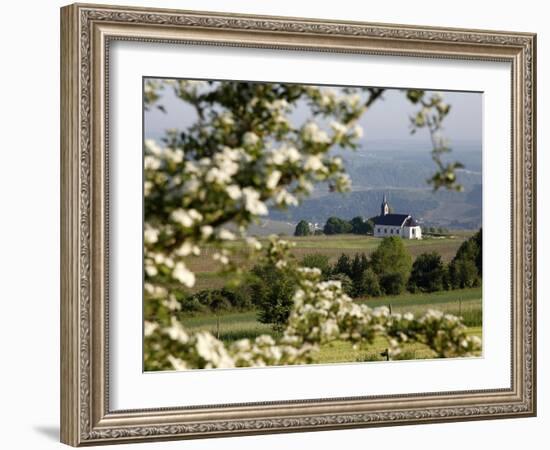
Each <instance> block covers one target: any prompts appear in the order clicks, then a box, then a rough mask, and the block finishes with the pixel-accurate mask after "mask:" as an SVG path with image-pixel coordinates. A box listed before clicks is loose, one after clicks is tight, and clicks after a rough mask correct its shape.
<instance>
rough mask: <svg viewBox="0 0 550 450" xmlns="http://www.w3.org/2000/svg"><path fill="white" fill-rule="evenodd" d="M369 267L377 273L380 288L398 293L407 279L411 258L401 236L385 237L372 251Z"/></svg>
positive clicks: (389, 292) (391, 292) (403, 287)
mask: <svg viewBox="0 0 550 450" xmlns="http://www.w3.org/2000/svg"><path fill="white" fill-rule="evenodd" d="M371 267H372V269H373V270H374V272H375V273H376V274H377V275H378V277H379V279H380V288H381V289H382V291H383V292H384V293H385V294H392V295H393V294H399V293H401V292H402V291H403V290H404V289H405V286H406V285H407V281H408V280H409V276H410V273H411V268H412V258H411V255H410V254H409V252H408V251H407V249H406V248H405V244H404V243H403V240H402V239H401V238H399V237H397V236H392V237H387V238H384V239H382V241H381V242H380V244H379V245H378V248H377V249H376V250H375V251H374V252H373V253H372V255H371Z"/></svg>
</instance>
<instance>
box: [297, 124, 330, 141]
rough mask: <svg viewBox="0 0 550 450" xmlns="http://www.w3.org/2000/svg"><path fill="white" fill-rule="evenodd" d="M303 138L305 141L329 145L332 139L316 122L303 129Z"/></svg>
mask: <svg viewBox="0 0 550 450" xmlns="http://www.w3.org/2000/svg"><path fill="white" fill-rule="evenodd" d="M302 136H303V138H304V140H305V141H309V142H313V143H315V144H328V143H330V138H329V137H328V134H327V132H326V131H324V130H321V129H320V128H319V125H317V124H316V123H315V122H308V123H307V124H306V125H304V127H303V129H302Z"/></svg>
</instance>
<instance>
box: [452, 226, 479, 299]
mask: <svg viewBox="0 0 550 450" xmlns="http://www.w3.org/2000/svg"><path fill="white" fill-rule="evenodd" d="M482 270H483V247H482V230H481V229H480V230H479V231H478V232H477V233H476V234H475V235H474V236H472V237H471V238H469V239H468V240H467V241H464V242H463V243H462V244H461V245H460V247H459V248H458V250H457V252H456V255H455V257H454V258H453V260H452V261H451V263H450V264H449V278H450V281H451V284H452V286H453V287H454V288H455V289H461V288H465V287H472V286H479V284H480V283H481V277H482Z"/></svg>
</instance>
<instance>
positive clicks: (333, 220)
mask: <svg viewBox="0 0 550 450" xmlns="http://www.w3.org/2000/svg"><path fill="white" fill-rule="evenodd" d="M351 231H352V226H351V224H350V223H349V222H348V221H347V220H343V219H340V218H339V217H329V218H328V220H327V222H326V223H325V226H324V228H323V232H324V233H325V234H344V233H351Z"/></svg>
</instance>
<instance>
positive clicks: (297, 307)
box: [145, 268, 481, 370]
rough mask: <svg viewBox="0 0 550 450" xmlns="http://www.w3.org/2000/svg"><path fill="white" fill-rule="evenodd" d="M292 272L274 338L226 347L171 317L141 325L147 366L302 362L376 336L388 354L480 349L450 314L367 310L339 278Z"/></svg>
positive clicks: (466, 352)
mask: <svg viewBox="0 0 550 450" xmlns="http://www.w3.org/2000/svg"><path fill="white" fill-rule="evenodd" d="M298 270H299V272H300V275H301V277H300V278H301V282H300V285H299V288H298V290H297V291H296V293H295V295H294V309H293V311H292V313H291V315H290V318H289V322H288V325H287V327H286V329H285V330H284V333H283V335H282V337H281V338H280V339H278V340H274V339H273V338H272V337H271V336H269V335H262V336H259V337H257V338H256V339H254V340H250V339H241V340H239V341H236V342H235V343H233V344H231V345H229V346H227V347H226V346H224V344H223V343H222V342H221V341H219V340H217V339H216V338H214V337H213V336H212V335H211V334H209V333H206V332H199V333H194V334H190V333H187V332H186V331H185V330H184V328H183V327H182V325H181V324H180V323H179V322H178V321H177V320H176V319H175V318H174V317H172V319H171V323H170V325H169V326H164V327H159V326H157V325H153V324H150V323H146V327H145V342H146V349H152V350H153V351H152V352H148V353H146V355H145V361H146V365H147V367H149V368H150V369H152V370H163V369H176V370H184V369H192V368H201V369H202V368H230V367H261V366H273V365H291V364H305V363H311V362H314V361H315V356H316V353H317V352H318V351H319V349H320V346H321V345H323V344H327V343H330V342H333V341H335V340H344V341H349V342H351V343H353V344H354V345H364V344H370V343H372V342H373V340H374V339H375V338H376V337H377V336H383V337H386V338H387V339H388V351H389V353H390V355H391V356H396V355H398V354H399V352H400V350H401V345H402V344H404V343H407V342H420V343H423V344H425V345H427V346H428V347H429V348H430V349H432V350H433V352H434V354H435V356H437V357H456V356H470V355H474V354H475V353H476V352H479V350H480V348H481V341H480V340H479V338H478V337H475V336H474V337H470V336H468V335H467V334H466V327H465V326H464V325H463V324H462V323H461V321H460V320H459V319H458V318H457V317H455V316H451V315H445V314H442V313H440V312H437V311H428V312H427V313H426V314H424V315H423V316H420V317H414V316H413V315H412V314H404V315H401V314H390V312H389V310H388V308H386V307H381V308H376V309H371V308H369V307H368V306H366V305H364V304H357V303H354V302H353V301H352V300H351V298H350V297H348V296H347V295H346V294H345V293H344V292H343V291H342V288H341V285H340V282H339V281H324V282H323V281H320V276H321V273H320V271H319V270H318V269H308V268H301V269H298ZM158 352H161V353H162V357H161V358H159V356H160V355H159V354H158Z"/></svg>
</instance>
